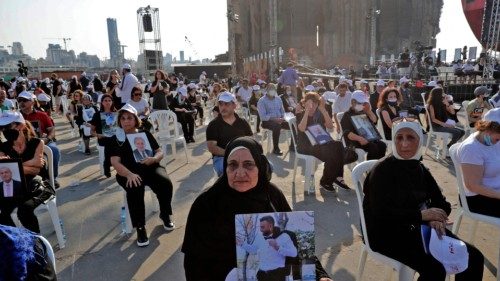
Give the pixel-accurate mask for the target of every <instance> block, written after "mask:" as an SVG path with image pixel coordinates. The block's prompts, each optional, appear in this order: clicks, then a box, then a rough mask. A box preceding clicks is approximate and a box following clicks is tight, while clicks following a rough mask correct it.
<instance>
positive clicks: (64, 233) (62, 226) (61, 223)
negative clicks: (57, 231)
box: [59, 220, 66, 240]
mask: <svg viewBox="0 0 500 281" xmlns="http://www.w3.org/2000/svg"><path fill="white" fill-rule="evenodd" d="M59 225H60V226H61V231H62V235H63V239H64V240H66V231H64V224H63V222H62V220H59Z"/></svg>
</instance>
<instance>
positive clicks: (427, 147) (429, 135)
mask: <svg viewBox="0 0 500 281" xmlns="http://www.w3.org/2000/svg"><path fill="white" fill-rule="evenodd" d="M431 138H432V135H431V134H430V133H428V134H427V144H426V145H425V151H424V154H427V150H429V144H431Z"/></svg>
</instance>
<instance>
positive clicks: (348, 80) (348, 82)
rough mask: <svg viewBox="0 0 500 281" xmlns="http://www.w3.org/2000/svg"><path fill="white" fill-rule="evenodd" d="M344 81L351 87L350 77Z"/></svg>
mask: <svg viewBox="0 0 500 281" xmlns="http://www.w3.org/2000/svg"><path fill="white" fill-rule="evenodd" d="M346 82H347V84H349V86H351V87H352V80H351V79H347V80H346Z"/></svg>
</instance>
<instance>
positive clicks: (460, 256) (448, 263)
mask: <svg viewBox="0 0 500 281" xmlns="http://www.w3.org/2000/svg"><path fill="white" fill-rule="evenodd" d="M429 250H430V252H431V254H432V256H433V257H434V258H435V259H436V260H438V261H439V262H440V263H441V264H442V265H443V267H444V269H445V270H446V273H448V274H457V273H460V272H463V271H464V270H466V269H467V267H468V266H469V252H468V251H467V246H466V245H465V243H464V242H463V241H460V240H458V239H455V238H452V237H448V236H445V235H443V236H442V237H441V239H439V238H438V235H437V233H436V230H434V229H432V231H431V240H430V242H429Z"/></svg>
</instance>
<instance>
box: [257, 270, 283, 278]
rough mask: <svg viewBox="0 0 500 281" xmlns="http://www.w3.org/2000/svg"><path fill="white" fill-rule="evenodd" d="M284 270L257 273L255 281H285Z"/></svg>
mask: <svg viewBox="0 0 500 281" xmlns="http://www.w3.org/2000/svg"><path fill="white" fill-rule="evenodd" d="M285 278H286V270H285V268H277V269H274V270H269V271H263V270H259V271H258V272H257V280H259V281H285Z"/></svg>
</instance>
